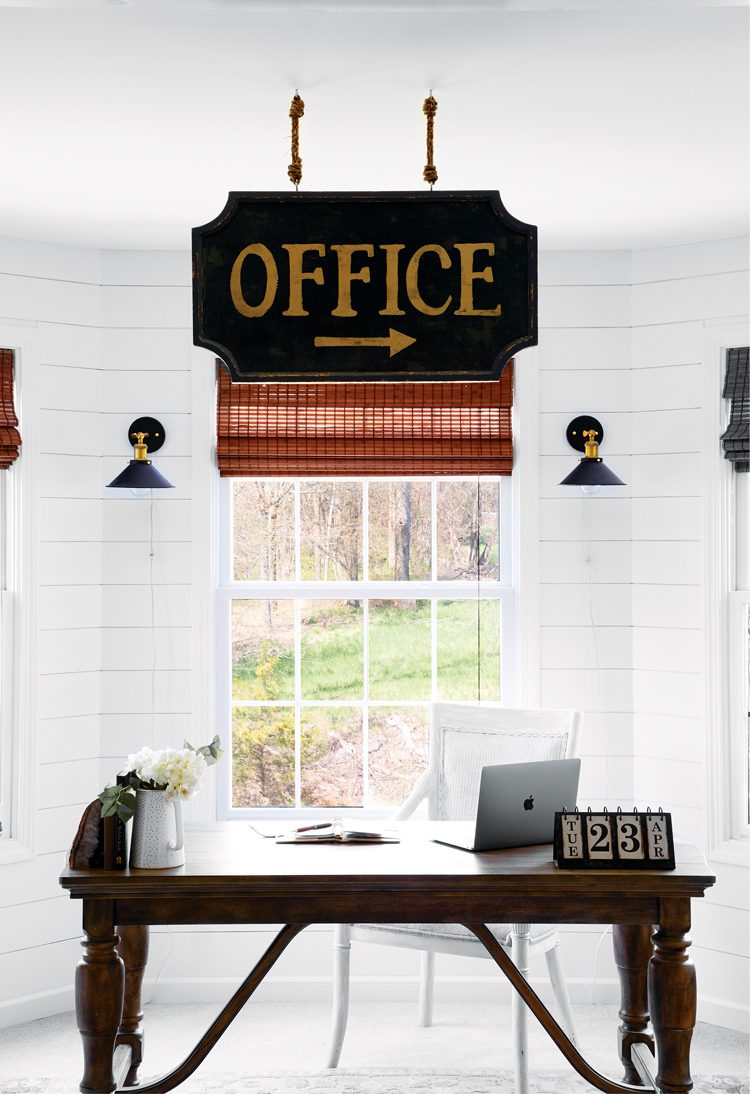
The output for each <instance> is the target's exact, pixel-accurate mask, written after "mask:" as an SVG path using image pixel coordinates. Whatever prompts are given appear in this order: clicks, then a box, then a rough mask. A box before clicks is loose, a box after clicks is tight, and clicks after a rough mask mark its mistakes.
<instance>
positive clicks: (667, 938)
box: [648, 897, 696, 1094]
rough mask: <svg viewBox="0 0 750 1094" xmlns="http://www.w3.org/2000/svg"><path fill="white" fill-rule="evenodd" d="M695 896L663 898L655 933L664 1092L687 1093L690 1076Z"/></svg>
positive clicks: (653, 971)
mask: <svg viewBox="0 0 750 1094" xmlns="http://www.w3.org/2000/svg"><path fill="white" fill-rule="evenodd" d="M689 930H690V899H689V898H687V897H670V898H667V899H664V900H661V901H660V912H659V926H658V927H657V929H656V932H655V933H654V936H653V942H654V947H655V949H654V955H653V957H652V958H651V961H650V963H649V967H648V992H649V999H650V1001H651V1019H652V1022H653V1026H654V1036H655V1038H656V1055H657V1062H658V1071H657V1074H656V1081H657V1084H658V1087H659V1090H661V1091H665V1092H667V1094H686V1092H687V1091H688V1090H690V1089H691V1088H692V1086H693V1080H692V1078H691V1076H690V1042H691V1040H692V1037H693V1029H694V1027H695V1011H696V983H695V966H694V965H693V962H692V961H691V960H690V958H689V957H688V953H687V949H688V946H689V945H690V939H689V938H688V937H687V933H688V931H689Z"/></svg>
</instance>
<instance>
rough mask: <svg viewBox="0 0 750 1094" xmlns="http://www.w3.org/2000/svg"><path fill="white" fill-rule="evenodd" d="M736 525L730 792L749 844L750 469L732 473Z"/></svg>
mask: <svg viewBox="0 0 750 1094" xmlns="http://www.w3.org/2000/svg"><path fill="white" fill-rule="evenodd" d="M733 479H734V482H733V491H732V502H733V518H734V519H733V525H734V535H733V537H732V539H733V546H734V565H733V571H734V585H735V587H734V589H733V590H732V592H730V594H729V599H728V603H727V615H728V620H727V622H728V631H729V633H728V643H727V648H728V653H729V657H728V664H729V680H728V699H729V711H728V721H729V754H730V764H731V770H732V771H733V772H742V775H741V778H739V779H738V778H736V777H735V778H734V779H733V781H732V786H731V788H730V795H731V827H730V831H731V836H732V838H733V839H739V840H744V841H745V842H746V843H747V846H748V847H750V820H748V796H749V795H750V772H749V771H748V749H749V748H750V740H749V738H750V724H748V711H749V710H750V686H749V682H748V649H749V648H750V638H749V637H748V614H749V613H750V582H748V571H750V472H745V471H743V472H739V471H735V472H733Z"/></svg>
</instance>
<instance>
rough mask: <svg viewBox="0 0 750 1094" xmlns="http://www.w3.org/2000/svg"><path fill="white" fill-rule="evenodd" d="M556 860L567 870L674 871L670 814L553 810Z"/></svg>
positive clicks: (647, 811)
mask: <svg viewBox="0 0 750 1094" xmlns="http://www.w3.org/2000/svg"><path fill="white" fill-rule="evenodd" d="M554 839H555V862H556V863H557V865H558V866H560V867H562V868H563V869H568V870H582V869H586V868H589V869H591V868H593V869H595V870H600V869H610V870H612V869H614V870H674V868H675V858H674V836H673V834H672V814H671V813H665V812H664V811H663V810H662V809H660V810H659V811H658V812H657V813H652V812H651V810H650V809H647V810H646V812H645V813H639V812H638V811H637V810H634V811H633V812H632V813H623V811H622V809H618V810H617V812H616V813H610V812H609V811H608V810H607V809H605V810H603V811H602V812H601V813H592V811H591V810H590V809H589V810H588V811H587V812H586V813H580V812H579V811H578V809H575V810H572V809H564V810H562V812H560V813H555V837H554Z"/></svg>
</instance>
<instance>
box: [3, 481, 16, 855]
mask: <svg viewBox="0 0 750 1094" xmlns="http://www.w3.org/2000/svg"><path fill="white" fill-rule="evenodd" d="M12 528H13V524H12V521H11V503H10V488H9V483H8V474H7V473H4V472H2V471H0V826H1V827H0V839H7V838H8V837H9V836H10V830H11V825H10V805H11V785H12V773H13V750H12V744H13V738H12V730H11V726H12V707H11V704H12V699H13V688H12V680H13V597H12V591H11V589H10V587H9V584H10V566H11V560H10V548H11V534H12Z"/></svg>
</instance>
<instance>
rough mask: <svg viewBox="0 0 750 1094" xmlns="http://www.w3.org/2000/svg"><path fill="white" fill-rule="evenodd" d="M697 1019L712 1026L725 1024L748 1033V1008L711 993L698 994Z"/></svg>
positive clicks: (749, 1014) (727, 1026)
mask: <svg viewBox="0 0 750 1094" xmlns="http://www.w3.org/2000/svg"><path fill="white" fill-rule="evenodd" d="M698 1021H699V1022H709V1023H710V1024H711V1025H712V1026H725V1027H726V1029H735V1030H737V1032H738V1033H750V1008H748V1007H747V1006H744V1005H743V1004H742V1003H729V1002H727V1000H726V999H716V998H714V996H712V995H700V994H699V996H698Z"/></svg>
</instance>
